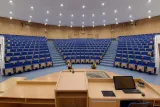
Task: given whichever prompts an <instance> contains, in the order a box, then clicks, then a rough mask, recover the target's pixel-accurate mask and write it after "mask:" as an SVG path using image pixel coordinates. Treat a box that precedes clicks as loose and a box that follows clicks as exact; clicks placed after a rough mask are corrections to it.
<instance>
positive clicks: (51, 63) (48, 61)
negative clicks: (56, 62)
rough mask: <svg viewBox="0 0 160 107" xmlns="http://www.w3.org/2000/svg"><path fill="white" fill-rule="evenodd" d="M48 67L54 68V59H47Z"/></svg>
mask: <svg viewBox="0 0 160 107" xmlns="http://www.w3.org/2000/svg"><path fill="white" fill-rule="evenodd" d="M46 66H47V67H51V66H53V62H52V59H51V58H46Z"/></svg>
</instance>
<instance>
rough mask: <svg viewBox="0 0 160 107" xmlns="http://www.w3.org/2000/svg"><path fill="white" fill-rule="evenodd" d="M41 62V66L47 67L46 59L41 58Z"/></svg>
mask: <svg viewBox="0 0 160 107" xmlns="http://www.w3.org/2000/svg"><path fill="white" fill-rule="evenodd" d="M39 64H40V68H45V67H46V60H45V59H40V60H39Z"/></svg>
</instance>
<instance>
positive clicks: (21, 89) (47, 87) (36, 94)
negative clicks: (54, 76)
mask: <svg viewBox="0 0 160 107" xmlns="http://www.w3.org/2000/svg"><path fill="white" fill-rule="evenodd" d="M55 87H56V85H55V84H45V83H41V84H26V83H24V84H23V83H21V84H17V85H15V86H13V87H12V88H10V89H9V90H7V91H5V92H4V93H3V94H2V96H3V97H11V98H12V97H13V98H40V99H54V98H55V92H54V90H55Z"/></svg>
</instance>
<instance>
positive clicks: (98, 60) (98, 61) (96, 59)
mask: <svg viewBox="0 0 160 107" xmlns="http://www.w3.org/2000/svg"><path fill="white" fill-rule="evenodd" d="M95 62H96V64H100V57H99V56H96V57H95Z"/></svg>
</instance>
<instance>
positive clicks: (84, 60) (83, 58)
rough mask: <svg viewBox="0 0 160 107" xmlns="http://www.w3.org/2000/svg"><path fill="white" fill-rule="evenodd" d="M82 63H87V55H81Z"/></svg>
mask: <svg viewBox="0 0 160 107" xmlns="http://www.w3.org/2000/svg"><path fill="white" fill-rule="evenodd" d="M81 63H83V64H84V63H86V58H85V56H84V55H81Z"/></svg>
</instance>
